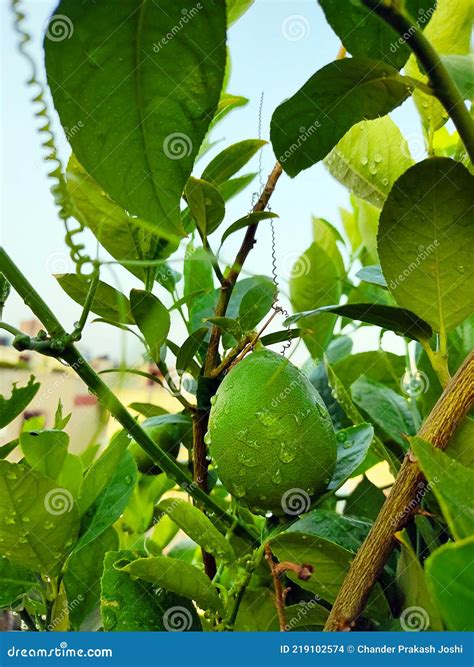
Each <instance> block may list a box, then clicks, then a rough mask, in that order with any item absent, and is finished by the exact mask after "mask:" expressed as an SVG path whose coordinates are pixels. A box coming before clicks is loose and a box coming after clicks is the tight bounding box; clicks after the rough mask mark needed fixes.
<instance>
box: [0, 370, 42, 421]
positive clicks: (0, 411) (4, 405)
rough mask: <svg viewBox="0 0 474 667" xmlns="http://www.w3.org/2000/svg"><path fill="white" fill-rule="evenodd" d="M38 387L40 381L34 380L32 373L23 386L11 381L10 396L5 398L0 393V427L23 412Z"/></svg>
mask: <svg viewBox="0 0 474 667" xmlns="http://www.w3.org/2000/svg"><path fill="white" fill-rule="evenodd" d="M39 388H40V383H39V382H35V378H34V376H33V375H32V376H31V377H30V379H29V381H28V384H27V385H26V386H25V387H17V383H16V382H14V383H13V385H12V389H11V392H12V393H11V396H10V398H5V397H4V396H2V395H1V394H0V428H4V427H5V426H6V425H7V424H9V423H10V422H12V421H13V420H14V419H16V417H18V415H19V414H21V413H22V412H23V410H24V409H25V408H26V407H27V405H29V403H31V401H32V400H33V399H34V397H35V396H36V394H37V393H38V389H39Z"/></svg>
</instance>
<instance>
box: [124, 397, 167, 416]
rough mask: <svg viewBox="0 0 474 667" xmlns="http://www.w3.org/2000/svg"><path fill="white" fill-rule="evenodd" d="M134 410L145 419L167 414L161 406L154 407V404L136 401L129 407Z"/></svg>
mask: <svg viewBox="0 0 474 667" xmlns="http://www.w3.org/2000/svg"><path fill="white" fill-rule="evenodd" d="M128 407H129V408H131V409H132V410H136V412H139V413H140V414H141V415H143V416H144V417H158V416H159V415H165V414H167V410H165V409H164V408H162V407H160V406H159V405H153V403H140V402H137V401H134V402H133V403H130V405H129V406H128Z"/></svg>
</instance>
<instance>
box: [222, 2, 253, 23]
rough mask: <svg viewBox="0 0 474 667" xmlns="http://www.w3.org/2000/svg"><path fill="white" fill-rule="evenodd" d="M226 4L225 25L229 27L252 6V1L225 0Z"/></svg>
mask: <svg viewBox="0 0 474 667" xmlns="http://www.w3.org/2000/svg"><path fill="white" fill-rule="evenodd" d="M226 3H227V24H228V25H229V26H231V25H232V24H233V23H235V22H236V21H238V20H239V19H240V17H241V16H242V15H243V14H245V12H246V11H248V10H249V9H250V7H251V6H252V5H253V3H254V0H226Z"/></svg>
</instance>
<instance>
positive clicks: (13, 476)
mask: <svg viewBox="0 0 474 667" xmlns="http://www.w3.org/2000/svg"><path fill="white" fill-rule="evenodd" d="M6 477H7V479H12V480H15V479H17V474H16V472H15V471H14V470H12V469H10V470H9V471H8V472H7V475H6Z"/></svg>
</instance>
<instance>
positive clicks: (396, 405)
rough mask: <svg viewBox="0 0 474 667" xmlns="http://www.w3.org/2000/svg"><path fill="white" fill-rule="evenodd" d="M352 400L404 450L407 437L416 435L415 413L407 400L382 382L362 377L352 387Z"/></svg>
mask: <svg viewBox="0 0 474 667" xmlns="http://www.w3.org/2000/svg"><path fill="white" fill-rule="evenodd" d="M351 395H352V400H353V401H354V403H355V404H356V405H358V406H359V408H361V409H362V410H364V412H366V413H367V414H368V415H369V417H370V419H371V420H372V421H373V422H374V423H375V424H377V425H378V426H379V427H380V428H381V429H382V431H383V432H384V433H386V435H387V436H388V437H389V438H392V439H393V440H395V442H398V444H399V445H401V446H402V447H403V448H404V449H406V447H407V441H406V437H407V436H409V435H414V434H415V433H416V425H415V422H414V418H413V412H412V410H411V409H410V406H409V405H408V403H407V402H406V400H405V399H404V398H403V397H402V396H400V394H397V393H396V392H395V391H393V389H389V388H388V387H386V386H385V385H384V384H382V383H381V382H376V381H375V380H371V379H370V378H367V377H365V376H364V375H361V376H360V377H359V378H358V379H357V380H356V381H355V382H354V384H352V385H351Z"/></svg>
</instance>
